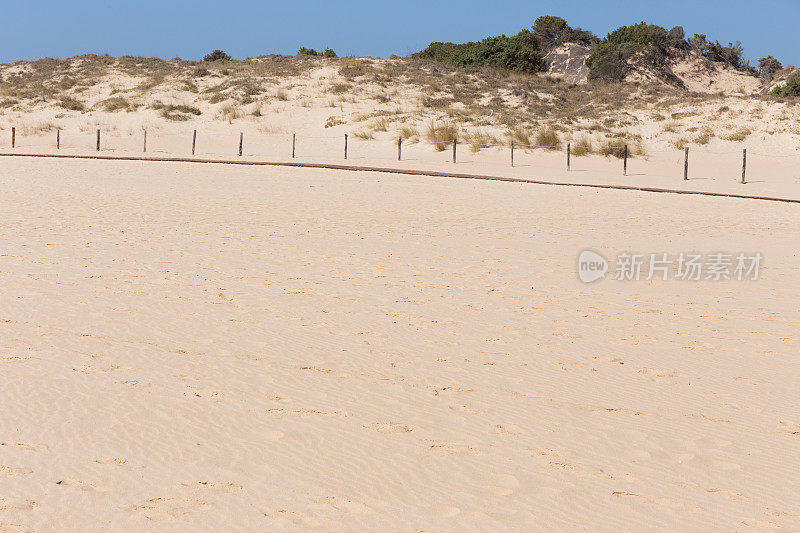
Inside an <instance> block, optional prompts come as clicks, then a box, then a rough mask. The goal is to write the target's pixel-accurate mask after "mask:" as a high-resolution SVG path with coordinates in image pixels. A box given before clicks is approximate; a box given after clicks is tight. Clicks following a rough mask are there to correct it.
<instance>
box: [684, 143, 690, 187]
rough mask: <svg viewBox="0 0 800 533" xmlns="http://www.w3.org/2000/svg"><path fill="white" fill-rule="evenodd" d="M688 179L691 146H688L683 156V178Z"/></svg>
mask: <svg viewBox="0 0 800 533" xmlns="http://www.w3.org/2000/svg"><path fill="white" fill-rule="evenodd" d="M688 179H689V147H688V146H687V147H686V151H685V152H684V156H683V180H684V181H686V180H688Z"/></svg>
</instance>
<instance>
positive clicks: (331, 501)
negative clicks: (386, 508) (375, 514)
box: [315, 496, 372, 514]
mask: <svg viewBox="0 0 800 533" xmlns="http://www.w3.org/2000/svg"><path fill="white" fill-rule="evenodd" d="M315 503H325V504H328V505H330V506H331V507H333V508H334V509H336V510H339V511H346V512H348V513H350V514H365V513H369V512H371V511H372V509H370V508H369V507H368V506H367V505H365V504H363V503H361V502H356V501H353V500H350V499H347V498H339V497H337V496H328V497H325V498H321V499H319V500H315Z"/></svg>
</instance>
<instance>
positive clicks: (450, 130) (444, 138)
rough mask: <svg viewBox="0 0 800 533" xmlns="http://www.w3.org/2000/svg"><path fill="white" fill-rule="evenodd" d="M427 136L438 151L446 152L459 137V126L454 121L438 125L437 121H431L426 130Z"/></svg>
mask: <svg viewBox="0 0 800 533" xmlns="http://www.w3.org/2000/svg"><path fill="white" fill-rule="evenodd" d="M425 138H426V139H427V140H428V142H429V143H431V144H432V145H433V148H434V149H435V150H436V151H437V152H444V151H445V150H446V149H447V147H448V146H449V145H450V144H452V143H453V141H454V140H455V139H457V138H458V126H456V125H455V124H453V123H452V122H445V123H443V124H438V125H437V124H436V122H435V121H431V123H430V124H428V130H427V131H426V132H425Z"/></svg>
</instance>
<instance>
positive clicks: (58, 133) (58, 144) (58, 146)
mask: <svg viewBox="0 0 800 533" xmlns="http://www.w3.org/2000/svg"><path fill="white" fill-rule="evenodd" d="M56 150H61V128H59V129H57V130H56Z"/></svg>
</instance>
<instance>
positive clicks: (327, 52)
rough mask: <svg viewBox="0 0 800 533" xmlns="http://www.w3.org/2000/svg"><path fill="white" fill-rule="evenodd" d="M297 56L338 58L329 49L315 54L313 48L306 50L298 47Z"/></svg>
mask: <svg viewBox="0 0 800 533" xmlns="http://www.w3.org/2000/svg"><path fill="white" fill-rule="evenodd" d="M297 55H299V56H314V57H338V56H337V55H336V52H334V51H333V50H331V49H330V48H326V49H325V50H324V51H322V52H317V51H316V50H314V49H313V48H306V47H304V46H301V47H300V50H298V51H297Z"/></svg>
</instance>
